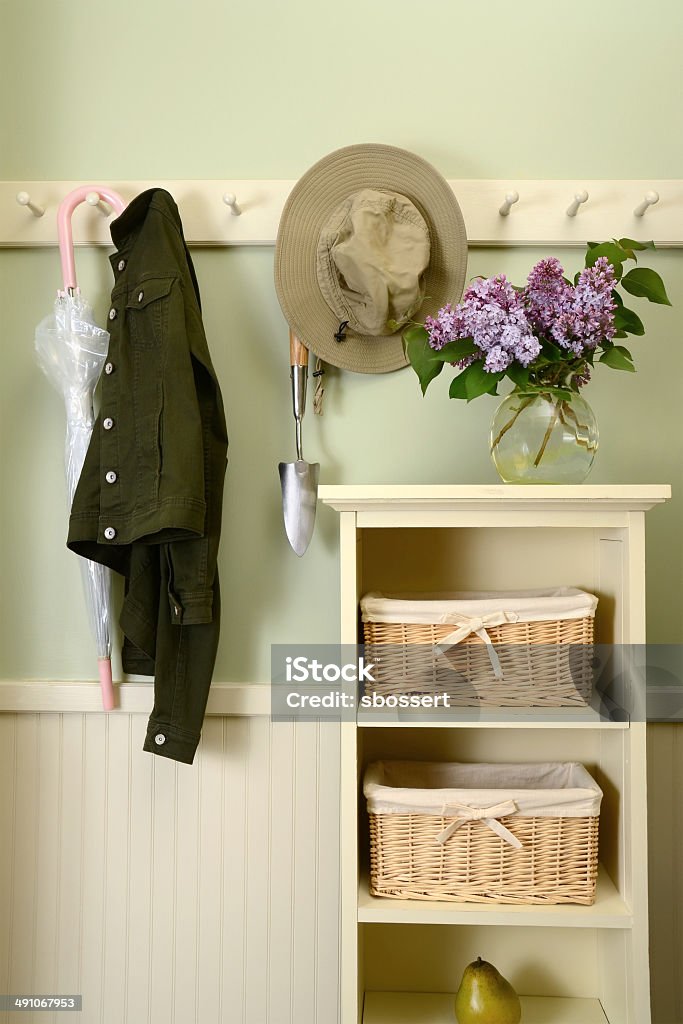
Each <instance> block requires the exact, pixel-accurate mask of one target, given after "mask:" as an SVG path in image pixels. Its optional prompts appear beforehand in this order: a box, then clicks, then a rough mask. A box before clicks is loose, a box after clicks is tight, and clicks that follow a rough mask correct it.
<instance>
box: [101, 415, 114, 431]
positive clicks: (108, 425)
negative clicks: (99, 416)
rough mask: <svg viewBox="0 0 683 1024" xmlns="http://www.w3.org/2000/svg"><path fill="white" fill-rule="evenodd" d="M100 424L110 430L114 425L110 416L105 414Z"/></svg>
mask: <svg viewBox="0 0 683 1024" xmlns="http://www.w3.org/2000/svg"><path fill="white" fill-rule="evenodd" d="M102 426H103V427H104V429H105V430H111V428H112V427H113V426H114V421H113V419H112V418H111V416H107V418H106V419H105V420H102Z"/></svg>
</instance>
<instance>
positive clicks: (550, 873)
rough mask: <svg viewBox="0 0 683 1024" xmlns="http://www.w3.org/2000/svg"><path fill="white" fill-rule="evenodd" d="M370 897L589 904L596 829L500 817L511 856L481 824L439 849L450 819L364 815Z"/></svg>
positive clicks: (569, 821)
mask: <svg viewBox="0 0 683 1024" xmlns="http://www.w3.org/2000/svg"><path fill="white" fill-rule="evenodd" d="M369 819H370V892H371V893H372V894H373V895H375V896H389V897H393V898H394V899H420V900H447V901H453V902H461V903H463V902H464V903H470V902H473V903H520V904H521V903H540V904H543V903H545V904H551V903H583V904H586V905H590V904H592V903H593V902H594V900H595V884H596V879H597V871H598V823H599V820H600V819H599V817H594V818H592V817H591V818H588V817H586V818H570V817H566V818H542V817H536V818H525V817H521V816H520V817H518V816H517V815H510V816H509V817H504V818H501V819H500V820H501V823H502V824H503V825H505V827H506V828H508V829H509V830H510V832H512V834H513V835H514V836H516V837H517V838H518V839H519V840H520V841H521V843H522V849H521V850H517V849H514V848H513V847H511V846H510V845H509V844H508V843H506V842H505V841H503V840H502V839H501V838H500V837H499V836H498V835H496V833H495V832H492V831H491V829H490V828H488V827H487V826H486V825H485V824H484V823H483V822H481V821H471V822H466V823H464V824H463V825H461V827H460V828H459V829H458V830H457V832H455V833H454V834H453V835H452V836H451V838H450V839H449V840H448V841H447V842H446V843H444V844H443V845H440V844H439V843H437V842H436V837H437V836H438V835H439V833H440V832H441V831H442V830H443V829H444V828H446V826H447V825H449V824H450V823H451V822H452V821H453V820H454V819H453V818H442V817H437V816H436V815H430V814H370V815H369Z"/></svg>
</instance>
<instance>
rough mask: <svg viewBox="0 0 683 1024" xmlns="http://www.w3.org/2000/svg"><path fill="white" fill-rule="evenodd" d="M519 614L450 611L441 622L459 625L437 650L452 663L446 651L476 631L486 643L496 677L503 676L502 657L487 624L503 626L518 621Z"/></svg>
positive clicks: (440, 642) (442, 617)
mask: <svg viewBox="0 0 683 1024" xmlns="http://www.w3.org/2000/svg"><path fill="white" fill-rule="evenodd" d="M518 621H519V615H517V613H516V612H504V611H499V612H489V613H488V614H487V615H477V616H469V615H462V614H461V613H460V612H449V613H448V614H447V615H442V616H441V618H440V619H439V622H440V623H445V624H448V625H454V626H457V629H454V630H453V632H452V633H449V634H448V636H445V637H444V638H443V640H440V641H439V643H438V644H437V645H436V647H437V650H438V651H439V653H440V654H442V655H444V660H445V661H446V662H447V663H448V664H449V665H450V662H449V661H448V658H446V657H445V655H446V651H448V650H449V649H450V648H451V647H455V645H456V644H459V643H462V641H463V640H464V639H465V638H466V637H468V636H471V635H472V633H476V634H477V636H478V637H480V638H481V639H482V640H483V641H484V643H485V644H486V649H487V651H488V654H489V658H490V659H491V665H492V667H493V674H494V675H495V677H496V679H502V678H503V669H502V667H501V664H500V658H499V657H498V654H497V652H496V648H495V647H494V645H493V641H492V640H491V637H490V636H489V635H488V633H487V632H486V627H487V626H502V625H504V624H505V623H506V622H518Z"/></svg>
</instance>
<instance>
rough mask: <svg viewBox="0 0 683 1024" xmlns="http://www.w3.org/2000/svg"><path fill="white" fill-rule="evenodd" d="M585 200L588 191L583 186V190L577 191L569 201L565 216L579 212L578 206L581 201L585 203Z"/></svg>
mask: <svg viewBox="0 0 683 1024" xmlns="http://www.w3.org/2000/svg"><path fill="white" fill-rule="evenodd" d="M587 200H588V193H587V192H586V190H585V188H584V189H583V191H581V192H577V193H576V194H575V196H574V198H573V199H572V201H571V203H570V204H569V206H568V207H567V216H568V217H576V215H577V213H578V212H579V207H580V206H581V204H582V203H585V202H586V201H587Z"/></svg>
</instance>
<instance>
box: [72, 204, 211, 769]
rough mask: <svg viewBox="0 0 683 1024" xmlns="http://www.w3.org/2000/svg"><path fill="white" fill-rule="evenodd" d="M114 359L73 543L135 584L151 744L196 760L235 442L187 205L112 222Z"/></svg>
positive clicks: (126, 621)
mask: <svg viewBox="0 0 683 1024" xmlns="http://www.w3.org/2000/svg"><path fill="white" fill-rule="evenodd" d="M111 234H112V239H113V241H114V245H115V246H116V252H115V253H114V254H113V255H112V256H111V257H110V259H111V263H112V268H113V271H114V278H115V283H114V287H113V290H112V293H111V308H110V311H109V323H108V327H109V331H110V334H111V338H110V343H109V351H108V354H107V361H106V363H105V366H104V372H103V374H102V378H101V410H100V413H99V415H98V417H97V421H96V423H95V427H94V430H93V434H92V438H91V441H90V445H89V448H88V452H87V455H86V459H85V463H84V466H83V470H82V473H81V477H80V480H79V483H78V487H77V489H76V493H75V496H74V500H73V505H72V509H71V517H70V521H69V534H68V539H67V546H68V547H69V548H70V549H71V550H72V551H75V552H77V553H78V554H79V555H82V556H83V557H86V558H89V559H92V560H93V561H96V562H101V563H103V564H104V565H108V566H110V567H111V568H112V569H114V570H115V571H116V572H118V573H121V574H122V575H123V576H124V577H125V580H126V587H125V599H124V604H123V609H122V612H121V618H120V624H121V628H122V630H123V632H124V646H123V666H124V670H125V671H126V672H135V673H142V674H148V675H152V674H153V675H154V677H155V687H154V710H153V712H152V715H151V718H150V721H149V726H148V731H147V737H146V740H145V744H144V749H145V750H149V751H152V752H154V753H157V754H161V755H163V756H166V757H170V758H173V759H175V760H178V761H185V762H187V763H191V762H192V760H193V757H194V752H195V749H196V746H197V743H198V742H199V735H200V731H201V725H202V721H203V718H204V711H205V708H206V701H207V697H208V691H209V686H210V683H211V675H212V672H213V666H214V661H215V655H216V649H217V645H218V633H219V628H220V595H219V588H218V572H217V568H216V560H217V554H218V542H219V537H220V528H221V510H222V500H223V481H224V475H225V467H226V462H227V446H228V438H227V431H226V425H225V415H224V411H223V402H222V398H221V392H220V387H219V385H218V381H217V379H216V374H215V371H214V368H213V364H212V362H211V357H210V355H209V350H208V346H207V342H206V336H205V334H204V327H203V324H202V318H201V306H200V297H199V288H198V286H197V279H196V276H195V272H194V267H193V265H192V260H191V258H190V254H189V252H188V250H187V246H186V245H185V240H184V237H183V232H182V225H181V222H180V216H179V214H178V208H177V206H176V204H175V202H174V200H173V198H172V197H171V196H170V195H169V193H168V192H166V191H164V190H163V189H160V188H155V189H150V190H149V191H147V192H143V193H142V194H141V195H139V196H138V197H137V198H136V199H135V200H133V202H132V203H131V204H130V205H129V206H128V207H127V208H126V210H125V211H124V212H123V213H122V214H121V216H120V217H118V219H117V220H115V221H114V222H113V223H112V225H111Z"/></svg>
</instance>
